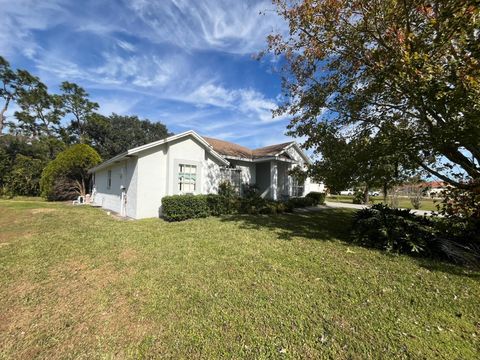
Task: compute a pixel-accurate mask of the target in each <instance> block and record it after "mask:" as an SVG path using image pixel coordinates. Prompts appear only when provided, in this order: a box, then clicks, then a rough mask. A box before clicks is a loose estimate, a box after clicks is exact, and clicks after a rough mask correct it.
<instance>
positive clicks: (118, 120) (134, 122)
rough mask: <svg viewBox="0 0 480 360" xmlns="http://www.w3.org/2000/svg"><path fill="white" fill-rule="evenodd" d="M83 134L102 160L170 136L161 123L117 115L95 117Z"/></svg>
mask: <svg viewBox="0 0 480 360" xmlns="http://www.w3.org/2000/svg"><path fill="white" fill-rule="evenodd" d="M85 132H86V135H87V137H88V138H89V139H90V143H91V145H92V146H93V147H94V148H95V149H96V150H97V151H98V152H99V153H100V155H101V156H102V157H103V158H104V159H108V158H111V157H113V156H115V155H118V154H120V153H122V152H124V151H127V150H128V149H131V148H133V147H136V146H140V145H144V144H148V143H150V142H152V141H156V140H161V139H163V138H165V137H167V136H169V135H170V134H169V132H168V129H167V127H166V126H165V125H164V124H162V123H161V122H152V121H150V120H148V119H139V118H138V116H134V115H132V116H128V115H117V114H112V115H110V116H108V117H104V116H96V117H95V118H93V119H92V120H91V121H89V122H88V124H87V126H86V129H85Z"/></svg>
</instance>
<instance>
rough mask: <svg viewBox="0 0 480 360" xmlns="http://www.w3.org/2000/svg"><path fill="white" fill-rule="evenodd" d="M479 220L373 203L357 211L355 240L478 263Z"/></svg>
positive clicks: (479, 259) (419, 253) (397, 249)
mask: <svg viewBox="0 0 480 360" xmlns="http://www.w3.org/2000/svg"><path fill="white" fill-rule="evenodd" d="M479 234H480V223H479V222H475V221H472V219H470V218H463V219H460V218H455V219H451V218H448V217H435V216H433V217H422V216H417V215H415V214H413V213H412V212H411V211H410V210H408V209H396V208H390V207H388V206H387V205H383V204H376V205H373V206H372V207H371V208H367V209H362V210H359V211H357V213H356V215H355V217H354V221H353V230H352V239H353V241H354V242H355V243H357V244H360V245H364V246H368V247H373V248H377V249H381V250H385V251H388V252H395V253H407V254H408V253H410V254H411V253H415V254H417V255H420V256H424V257H434V258H439V259H443V260H448V261H451V262H455V263H461V264H470V265H475V266H478V265H479V263H480V235H479Z"/></svg>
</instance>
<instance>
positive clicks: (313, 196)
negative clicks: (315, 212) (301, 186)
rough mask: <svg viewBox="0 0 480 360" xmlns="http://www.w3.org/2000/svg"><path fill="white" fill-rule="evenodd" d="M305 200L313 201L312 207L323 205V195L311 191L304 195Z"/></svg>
mask: <svg viewBox="0 0 480 360" xmlns="http://www.w3.org/2000/svg"><path fill="white" fill-rule="evenodd" d="M305 197H306V198H309V199H312V200H313V201H314V203H313V205H323V204H325V193H323V192H317V191H312V192H309V193H308V194H307V195H305Z"/></svg>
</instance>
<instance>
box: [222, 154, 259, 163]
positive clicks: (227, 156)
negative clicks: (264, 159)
mask: <svg viewBox="0 0 480 360" xmlns="http://www.w3.org/2000/svg"><path fill="white" fill-rule="evenodd" d="M225 158H226V159H231V160H239V161H248V162H253V159H251V158H244V157H241V156H230V155H225Z"/></svg>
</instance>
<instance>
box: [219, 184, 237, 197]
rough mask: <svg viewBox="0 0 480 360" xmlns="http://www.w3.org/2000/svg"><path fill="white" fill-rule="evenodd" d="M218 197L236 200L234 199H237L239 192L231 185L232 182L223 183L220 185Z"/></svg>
mask: <svg viewBox="0 0 480 360" xmlns="http://www.w3.org/2000/svg"><path fill="white" fill-rule="evenodd" d="M218 195H221V196H224V197H227V198H234V197H237V192H236V191H235V188H234V187H233V185H232V184H231V183H230V181H222V182H221V183H220V184H219V185H218Z"/></svg>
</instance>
